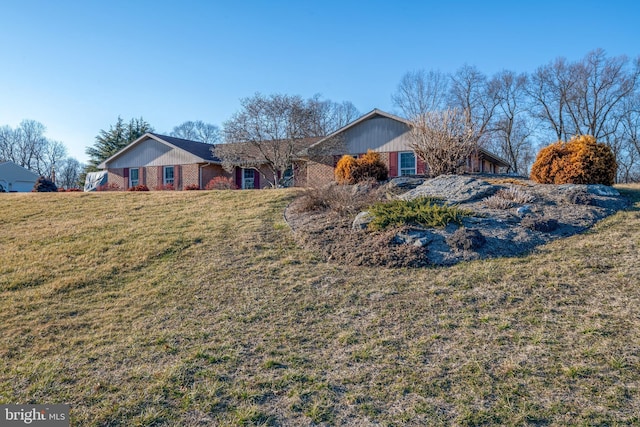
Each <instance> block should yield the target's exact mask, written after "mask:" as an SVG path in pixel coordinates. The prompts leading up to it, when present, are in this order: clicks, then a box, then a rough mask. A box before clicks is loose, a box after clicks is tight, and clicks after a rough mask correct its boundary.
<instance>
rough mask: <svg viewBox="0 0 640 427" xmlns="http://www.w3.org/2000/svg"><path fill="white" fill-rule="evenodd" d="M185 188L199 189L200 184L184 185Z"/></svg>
mask: <svg viewBox="0 0 640 427" xmlns="http://www.w3.org/2000/svg"><path fill="white" fill-rule="evenodd" d="M184 189H185V190H199V189H200V186H199V185H198V184H189V185H187V186H186V187H184Z"/></svg>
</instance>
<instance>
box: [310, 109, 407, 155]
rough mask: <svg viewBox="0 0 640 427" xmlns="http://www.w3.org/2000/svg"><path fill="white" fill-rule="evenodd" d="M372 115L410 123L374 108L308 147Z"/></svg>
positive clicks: (320, 142) (318, 143)
mask: <svg viewBox="0 0 640 427" xmlns="http://www.w3.org/2000/svg"><path fill="white" fill-rule="evenodd" d="M373 116H382V117H386V118H388V119H391V120H396V121H398V122H401V123H404V124H406V125H407V126H410V125H411V123H410V122H409V121H408V120H406V119H403V118H402V117H398V116H395V115H393V114H390V113H387V112H385V111H382V110H378V109H377V108H374V109H373V110H371V111H369V112H368V113H367V114H365V115H363V116H360V117H359V118H357V119H355V120H354V121H352V122H351V123H349V124H347V125H345V126H342V127H341V128H340V129H338V130H336V131H335V132H333V133H331V134H329V135H327V136H325V137H324V138H322V139H321V140H320V141H318V142H315V143H313V144H311V145H310V146H309V147H308V148H312V147H315V146H316V145H320V144H322V143H323V142H325V141H327V140H329V139H331V138H333V137H335V136H336V135H338V134H340V133H342V132H344V131H346V130H347V129H349V128H351V127H353V126H356V125H358V124H360V123H362V122H363V121H365V120H369V119H370V118H372V117H373Z"/></svg>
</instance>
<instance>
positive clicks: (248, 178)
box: [242, 169, 255, 190]
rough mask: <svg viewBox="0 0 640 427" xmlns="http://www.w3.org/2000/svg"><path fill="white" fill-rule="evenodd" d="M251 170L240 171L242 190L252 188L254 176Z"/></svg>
mask: <svg viewBox="0 0 640 427" xmlns="http://www.w3.org/2000/svg"><path fill="white" fill-rule="evenodd" d="M254 172H255V171H254V170H253V169H242V188H243V189H245V190H247V189H252V188H253V186H254V181H255V176H254Z"/></svg>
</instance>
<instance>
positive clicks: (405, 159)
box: [296, 109, 509, 186]
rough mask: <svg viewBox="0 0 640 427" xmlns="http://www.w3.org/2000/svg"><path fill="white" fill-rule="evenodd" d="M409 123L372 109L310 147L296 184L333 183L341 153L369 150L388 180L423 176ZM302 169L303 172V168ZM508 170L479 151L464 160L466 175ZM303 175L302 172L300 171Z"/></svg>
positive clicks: (422, 165)
mask: <svg viewBox="0 0 640 427" xmlns="http://www.w3.org/2000/svg"><path fill="white" fill-rule="evenodd" d="M410 129H411V123H410V122H409V121H408V120H405V119H403V118H401V117H397V116H394V115H393V114H389V113H386V112H384V111H381V110H378V109H375V110H373V111H371V112H369V113H367V114H365V115H364V116H362V117H360V118H358V119H356V120H354V121H353V122H351V123H349V124H348V125H346V126H344V127H343V128H341V129H338V130H337V131H335V132H334V133H332V134H331V135H328V136H326V137H325V138H322V139H321V140H320V141H318V142H316V143H315V144H313V145H311V146H310V147H309V148H308V149H307V150H306V152H305V153H304V154H303V155H302V157H303V158H304V160H305V161H304V164H298V165H297V169H298V170H299V171H300V172H299V173H298V174H297V179H296V185H299V186H305V185H312V184H313V185H322V184H326V183H329V182H331V181H333V180H334V169H335V166H336V164H337V163H338V160H340V157H342V156H343V155H345V154H348V155H352V156H354V157H357V156H360V155H362V154H364V153H366V152H367V150H372V151H375V152H377V153H379V154H380V157H381V159H382V161H383V162H385V164H386V165H387V167H388V168H389V177H391V178H392V177H397V176H403V175H424V174H428V170H427V168H426V166H425V165H424V163H423V162H422V161H421V160H420V159H419V158H418V157H417V156H416V154H415V152H414V151H413V149H412V148H411V142H412V140H411V135H410ZM303 168H304V169H303ZM507 168H509V164H508V163H507V162H506V161H505V160H503V159H501V158H500V157H498V156H496V155H494V154H492V153H490V152H488V151H486V150H484V149H481V148H479V149H478V150H477V151H476V153H475V154H474V155H472V156H471V157H470V158H469V159H467V166H466V169H467V172H470V173H499V172H502V171H503V170H506V169H507ZM303 170H304V171H305V172H306V173H302V171H303Z"/></svg>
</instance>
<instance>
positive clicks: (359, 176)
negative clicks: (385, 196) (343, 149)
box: [335, 150, 389, 184]
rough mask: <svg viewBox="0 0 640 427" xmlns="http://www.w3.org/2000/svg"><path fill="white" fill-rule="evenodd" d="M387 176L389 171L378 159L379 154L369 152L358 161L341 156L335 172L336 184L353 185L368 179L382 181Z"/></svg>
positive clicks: (347, 156)
mask: <svg viewBox="0 0 640 427" xmlns="http://www.w3.org/2000/svg"><path fill="white" fill-rule="evenodd" d="M388 176H389V170H388V169H387V165H385V164H384V162H383V161H382V159H381V158H380V154H378V153H376V152H375V151H371V150H369V151H367V154H365V155H363V156H362V157H360V158H359V159H354V158H353V157H351V156H349V155H344V156H342V158H341V159H340V161H338V164H337V165H336V170H335V177H336V182H337V183H338V184H355V183H356V182H361V181H366V180H368V179H375V180H376V181H384V180H385V179H387V177H388Z"/></svg>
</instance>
